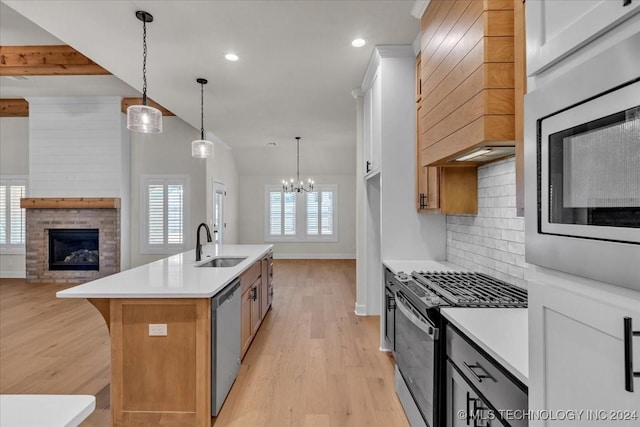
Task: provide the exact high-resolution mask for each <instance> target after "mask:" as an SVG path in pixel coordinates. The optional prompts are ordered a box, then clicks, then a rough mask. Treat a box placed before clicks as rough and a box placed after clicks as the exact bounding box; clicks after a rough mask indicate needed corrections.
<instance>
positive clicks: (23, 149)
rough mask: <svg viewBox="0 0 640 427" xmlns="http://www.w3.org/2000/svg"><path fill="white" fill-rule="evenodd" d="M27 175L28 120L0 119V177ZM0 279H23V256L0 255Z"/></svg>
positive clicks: (25, 118)
mask: <svg viewBox="0 0 640 427" xmlns="http://www.w3.org/2000/svg"><path fill="white" fill-rule="evenodd" d="M28 174H29V119H28V118H27V117H2V118H0V175H25V176H27V175H28ZM0 277H25V257H24V254H19V255H14V254H7V255H5V254H3V255H0Z"/></svg>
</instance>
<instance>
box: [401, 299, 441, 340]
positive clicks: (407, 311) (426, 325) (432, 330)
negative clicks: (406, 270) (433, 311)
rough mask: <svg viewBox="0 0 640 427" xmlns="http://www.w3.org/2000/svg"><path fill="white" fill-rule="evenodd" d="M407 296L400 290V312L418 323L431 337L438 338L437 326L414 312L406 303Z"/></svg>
mask: <svg viewBox="0 0 640 427" xmlns="http://www.w3.org/2000/svg"><path fill="white" fill-rule="evenodd" d="M405 301H406V300H405V298H403V296H402V293H401V292H398V293H397V294H396V308H397V309H399V310H400V312H401V313H402V314H403V315H404V316H405V317H406V318H407V319H409V321H410V322H411V323H413V324H414V325H416V327H418V329H420V330H421V331H422V332H424V333H425V334H427V335H429V338H431V339H432V340H434V341H435V340H437V339H438V334H439V332H440V331H439V329H438V328H436V327H435V325H434V324H433V323H431V322H429V321H428V320H427V319H425V318H424V317H422V316H418V315H416V314H414V313H413V310H412V309H411V308H409V307H408V306H407V305H406V302H405Z"/></svg>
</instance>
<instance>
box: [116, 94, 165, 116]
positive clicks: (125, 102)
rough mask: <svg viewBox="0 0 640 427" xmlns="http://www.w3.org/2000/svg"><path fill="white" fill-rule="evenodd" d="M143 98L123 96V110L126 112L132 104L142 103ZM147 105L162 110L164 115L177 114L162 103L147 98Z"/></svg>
mask: <svg viewBox="0 0 640 427" xmlns="http://www.w3.org/2000/svg"><path fill="white" fill-rule="evenodd" d="M141 104H142V98H123V99H122V112H123V113H125V114H126V112H127V108H128V107H129V106H130V105H141ZM147 105H149V106H151V107H155V108H157V109H158V110H160V111H161V112H162V115H163V116H175V114H173V113H172V112H171V111H169V110H167V109H166V108H164V107H163V106H162V105H160V104H158V103H157V102H156V101H154V100H152V99H150V98H147Z"/></svg>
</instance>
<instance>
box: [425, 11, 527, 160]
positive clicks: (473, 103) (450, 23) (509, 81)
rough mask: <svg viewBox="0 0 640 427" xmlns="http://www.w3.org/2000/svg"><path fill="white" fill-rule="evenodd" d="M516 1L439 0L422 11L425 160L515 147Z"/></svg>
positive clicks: (447, 158) (452, 157)
mask: <svg viewBox="0 0 640 427" xmlns="http://www.w3.org/2000/svg"><path fill="white" fill-rule="evenodd" d="M513 8H514V2H513V1H510V0H506V1H505V0H484V1H471V0H466V1H455V2H454V1H446V0H433V1H431V3H429V6H428V7H427V9H426V11H425V13H424V15H423V16H422V22H421V27H422V32H421V52H420V55H421V70H420V76H421V85H422V88H421V92H422V108H421V111H420V117H419V120H420V125H421V129H420V132H421V135H420V150H421V152H422V154H421V159H422V165H423V166H426V165H430V166H433V165H446V164H447V163H448V162H449V161H451V160H453V159H455V158H456V157H458V156H459V155H461V154H463V153H465V152H468V151H470V150H473V149H475V148H479V147H482V146H485V145H491V146H501V145H502V146H504V145H507V146H513V145H514V140H515V124H514V123H515V110H514V108H515V107H514V102H515V100H514V88H515V85H514V37H513V36H514V12H513Z"/></svg>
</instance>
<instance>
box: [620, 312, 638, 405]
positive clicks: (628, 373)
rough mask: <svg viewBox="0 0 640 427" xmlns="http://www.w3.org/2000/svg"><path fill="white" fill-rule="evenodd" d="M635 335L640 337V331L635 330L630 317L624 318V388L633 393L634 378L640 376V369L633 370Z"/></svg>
mask: <svg viewBox="0 0 640 427" xmlns="http://www.w3.org/2000/svg"><path fill="white" fill-rule="evenodd" d="M633 337H640V331H634V330H633V325H632V321H631V318H630V317H625V318H624V389H625V390H626V391H629V392H631V393H633V379H634V378H640V371H639V372H635V371H634V370H633Z"/></svg>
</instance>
